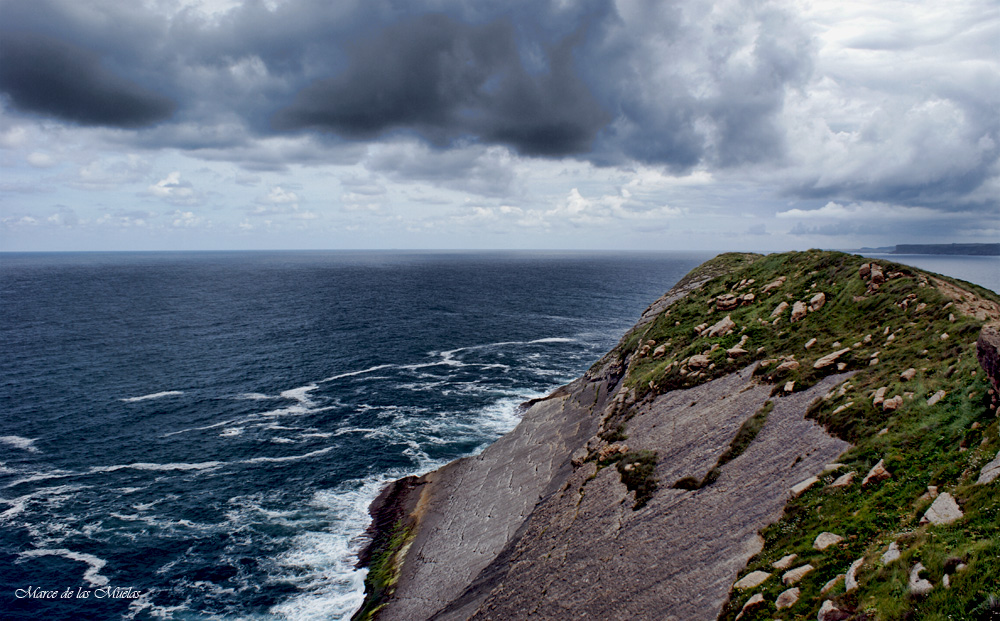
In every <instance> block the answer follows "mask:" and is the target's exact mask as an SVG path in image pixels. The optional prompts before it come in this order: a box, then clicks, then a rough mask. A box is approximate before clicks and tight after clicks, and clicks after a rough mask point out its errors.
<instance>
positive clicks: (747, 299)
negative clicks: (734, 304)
mask: <svg viewBox="0 0 1000 621" xmlns="http://www.w3.org/2000/svg"><path fill="white" fill-rule="evenodd" d="M739 299H740V305H742V306H749V305H751V304H753V301H754V300H755V299H757V296H755V295H754V294H752V293H744V294H743V295H741V296H740V298H739Z"/></svg>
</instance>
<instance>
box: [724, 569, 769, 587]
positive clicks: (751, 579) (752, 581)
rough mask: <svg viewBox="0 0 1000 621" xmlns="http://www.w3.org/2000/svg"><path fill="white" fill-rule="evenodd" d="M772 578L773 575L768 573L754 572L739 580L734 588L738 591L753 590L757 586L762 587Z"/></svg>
mask: <svg viewBox="0 0 1000 621" xmlns="http://www.w3.org/2000/svg"><path fill="white" fill-rule="evenodd" d="M770 577H771V574H769V573H767V572H766V571H753V572H750V573H748V574H747V575H745V576H743V577H742V578H740V579H739V580H737V581H736V584H734V585H733V587H734V588H737V589H752V588H754V587H756V586H760V585H761V584H763V583H764V581H765V580H767V579H768V578H770Z"/></svg>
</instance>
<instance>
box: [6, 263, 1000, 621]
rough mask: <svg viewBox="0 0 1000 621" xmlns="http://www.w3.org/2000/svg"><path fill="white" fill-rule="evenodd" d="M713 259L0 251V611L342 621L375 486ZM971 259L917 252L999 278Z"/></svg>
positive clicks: (609, 337)
mask: <svg viewBox="0 0 1000 621" xmlns="http://www.w3.org/2000/svg"><path fill="white" fill-rule="evenodd" d="M711 255H712V253H686V254H685V253H659V254H637V253H631V254H622V253H618V254H609V253H604V254H584V253H555V252H548V253H529V252H504V253H458V252H453V253H430V252H418V253H414V252H409V253H408V252H256V253H251V252H234V253H56V254H15V253H5V254H0V613H2V614H0V617H2V618H3V619H5V620H6V619H54V620H58V619H83V620H86V619H95V620H102V621H103V620H108V619H185V620H186V619H199V620H201V619H290V620H307V619H347V618H349V617H350V616H351V614H352V613H353V612H354V610H356V609H357V608H358V606H359V605H360V603H361V599H362V597H363V584H362V583H363V579H364V571H363V570H357V569H355V567H354V565H355V562H356V554H357V552H358V550H359V549H360V547H361V546H362V545H363V543H364V539H363V537H362V534H363V532H364V530H365V528H366V526H367V525H368V522H369V518H368V514H367V508H368V505H369V503H370V502H371V500H372V499H373V498H374V497H375V495H376V494H377V493H378V491H379V490H380V488H381V487H382V486H383V485H384V484H385V483H387V482H389V481H391V480H393V479H396V478H398V477H401V476H405V475H408V474H416V473H423V472H426V471H428V470H431V469H433V468H435V467H437V466H440V465H442V464H444V463H446V462H448V461H450V460H452V459H455V458H457V457H461V456H464V455H470V454H474V453H476V452H477V451H479V450H481V449H482V448H483V447H485V446H486V445H487V444H489V443H490V442H492V441H494V440H496V439H497V438H498V437H499V436H500V435H502V434H503V433H505V432H507V431H509V430H510V429H512V428H513V427H514V426H515V425H516V424H517V421H518V416H519V409H518V405H519V404H520V403H522V402H523V401H525V400H527V399H530V398H533V397H539V396H542V395H544V394H547V393H548V392H549V391H551V390H552V389H554V388H556V387H557V386H559V385H561V384H564V383H566V382H568V381H570V380H572V379H574V378H575V377H577V376H579V375H580V373H582V372H583V371H584V370H586V369H587V368H588V367H589V366H590V365H591V364H593V362H595V361H596V360H597V359H598V358H599V357H600V356H601V355H602V354H604V353H605V352H606V351H607V350H609V349H610V348H611V347H613V346H614V345H615V343H617V341H618V339H619V338H620V336H621V335H622V334H623V333H624V332H625V331H626V330H627V329H628V328H629V327H631V326H632V325H633V324H634V322H635V320H636V319H637V318H638V317H639V315H640V314H641V313H642V311H643V310H644V309H645V308H646V306H647V305H648V304H649V303H651V302H652V301H653V300H654V299H656V298H657V297H659V296H660V295H661V294H663V293H664V292H665V291H666V290H668V289H669V288H670V287H671V286H672V285H673V284H674V283H675V282H676V281H677V280H679V279H680V278H681V277H682V276H683V275H684V274H686V273H687V272H688V271H689V270H691V269H692V268H693V267H695V266H697V265H698V264H700V263H701V262H703V261H704V260H706V259H708V258H709V257H710V256H711ZM886 258H891V260H895V261H900V262H904V263H906V262H908V261H907V260H906V259H907V258H906V257H899V256H896V255H893V256H892V257H886ZM968 259H970V260H968V261H964V262H963V261H961V260H956V258H954V257H947V258H945V257H934V258H933V260H935V261H938V263H936V264H934V266H926V267H928V268H929V269H932V270H935V271H939V272H944V273H948V274H949V275H954V276H957V277H959V278H965V279H968V280H972V281H974V282H978V283H979V284H983V285H984V286H987V287H989V288H991V289H994V290H997V289H1000V283H998V282H996V280H997V279H998V278H1000V276H998V274H1000V271H998V270H996V269H995V268H996V266H997V265H998V263H997V262H996V260H995V258H987V259H993V263H992V264H989V263H988V262H984V261H983V259H984V258H982V257H970V258H968ZM941 261H943V263H942V262H941ZM913 264H917V265H919V263H913ZM920 266H921V267H925V266H924V265H920ZM984 278H985V280H984ZM990 278H993V280H990Z"/></svg>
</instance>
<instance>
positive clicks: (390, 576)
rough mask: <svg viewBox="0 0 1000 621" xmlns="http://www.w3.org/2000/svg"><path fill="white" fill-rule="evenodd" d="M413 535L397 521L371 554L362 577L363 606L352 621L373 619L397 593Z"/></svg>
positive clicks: (408, 527)
mask: <svg viewBox="0 0 1000 621" xmlns="http://www.w3.org/2000/svg"><path fill="white" fill-rule="evenodd" d="M415 534H416V533H415V532H414V529H413V527H412V526H407V525H406V524H405V523H404V521H403V520H397V521H396V523H395V524H394V525H393V527H392V530H391V531H390V533H389V536H388V537H385V538H384V539H383V540H382V541H381V542H380V543H381V544H382V545H380V546H379V548H378V549H377V550H373V551H372V556H371V561H370V562H369V564H368V575H367V576H366V577H365V601H364V605H363V606H362V608H361V609H360V610H358V611H357V612H356V613H354V616H353V617H351V621H370V620H371V619H375V618H376V615H377V613H378V611H379V609H381V608H382V607H383V606H385V602H386V600H387V599H388V598H389V597H390V596H391V595H392V594H393V592H394V591H395V590H396V581H397V580H398V579H399V570H400V564H401V562H402V559H403V556H405V554H406V550H407V548H408V547H409V544H410V543H411V542H412V541H413V537H414V535H415Z"/></svg>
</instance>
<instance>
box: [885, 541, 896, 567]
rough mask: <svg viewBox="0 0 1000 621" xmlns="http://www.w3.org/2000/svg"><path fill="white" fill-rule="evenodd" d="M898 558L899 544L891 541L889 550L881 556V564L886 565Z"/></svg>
mask: <svg viewBox="0 0 1000 621" xmlns="http://www.w3.org/2000/svg"><path fill="white" fill-rule="evenodd" d="M899 556H900V552H899V544H898V543H896V542H895V541H893V542H892V543H890V544H889V549H888V550H886V551H885V554H883V555H882V564H883V565H888V564H889V563H891V562H893V561H895V560H897V559H898V558H899Z"/></svg>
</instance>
